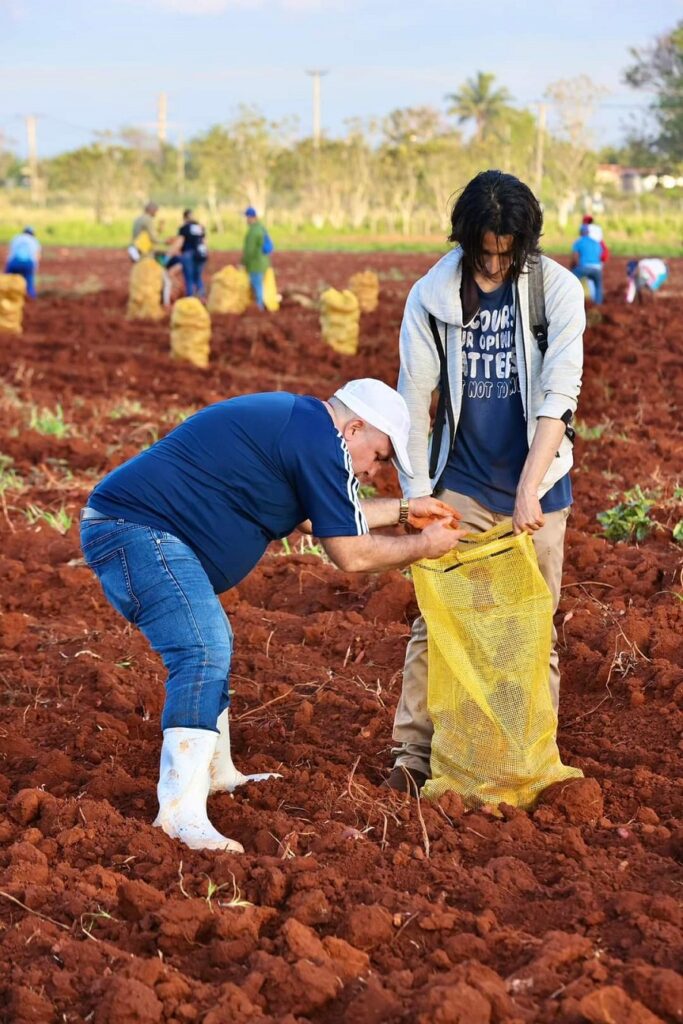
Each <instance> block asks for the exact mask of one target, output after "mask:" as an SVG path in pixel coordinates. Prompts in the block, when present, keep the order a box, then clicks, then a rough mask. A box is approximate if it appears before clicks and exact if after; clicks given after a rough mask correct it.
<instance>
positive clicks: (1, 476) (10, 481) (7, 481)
mask: <svg viewBox="0 0 683 1024" xmlns="http://www.w3.org/2000/svg"><path fill="white" fill-rule="evenodd" d="M13 462H14V459H13V458H11V457H10V456H9V455H2V454H0V494H2V495H3V496H4V494H5V493H6V492H7V491H20V490H22V488H23V486H24V485H23V481H22V479H21V477H20V476H19V474H18V473H17V471H16V469H13V468H12V464H13Z"/></svg>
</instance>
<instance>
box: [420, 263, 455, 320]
mask: <svg viewBox="0 0 683 1024" xmlns="http://www.w3.org/2000/svg"><path fill="white" fill-rule="evenodd" d="M461 264H462V249H461V248H460V246H458V247H457V248H456V249H452V250H451V251H450V252H447V253H446V255H445V256H442V257H441V259H440V260H439V262H438V263H435V264H434V266H433V267H432V269H431V270H429V271H428V272H427V273H426V274H425V276H424V277H421V278H420V280H419V281H418V282H417V284H416V286H415V289H416V292H417V297H418V299H419V301H420V303H421V304H422V306H423V307H424V308H425V309H426V310H427V312H428V313H431V314H432V315H433V316H435V317H436V319H437V320H440V321H441V322H442V323H444V324H453V325H454V326H455V327H462V301H461V298H460V282H461V278H462V272H461Z"/></svg>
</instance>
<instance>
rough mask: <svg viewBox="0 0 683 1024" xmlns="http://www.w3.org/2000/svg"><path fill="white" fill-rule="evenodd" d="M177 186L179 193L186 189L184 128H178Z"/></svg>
mask: <svg viewBox="0 0 683 1024" xmlns="http://www.w3.org/2000/svg"><path fill="white" fill-rule="evenodd" d="M176 186H177V189H178V193H179V194H182V192H183V191H184V190H185V137H184V135H183V129H182V128H180V129H179V130H178V150H177V154H176Z"/></svg>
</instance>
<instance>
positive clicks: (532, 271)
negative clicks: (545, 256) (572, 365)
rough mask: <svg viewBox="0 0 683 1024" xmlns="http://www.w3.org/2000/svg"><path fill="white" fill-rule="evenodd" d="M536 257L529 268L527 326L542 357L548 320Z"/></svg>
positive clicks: (539, 257)
mask: <svg viewBox="0 0 683 1024" xmlns="http://www.w3.org/2000/svg"><path fill="white" fill-rule="evenodd" d="M541 259H542V257H541V256H538V257H537V258H536V259H535V260H534V261H533V263H531V265H530V267H529V326H530V327H531V333H532V334H533V336H534V338H535V339H536V344H537V345H538V348H539V351H540V353H541V355H542V356H544V355H545V354H546V351H547V349H548V319H547V317H546V315H545V288H544V285H543V264H542V263H541Z"/></svg>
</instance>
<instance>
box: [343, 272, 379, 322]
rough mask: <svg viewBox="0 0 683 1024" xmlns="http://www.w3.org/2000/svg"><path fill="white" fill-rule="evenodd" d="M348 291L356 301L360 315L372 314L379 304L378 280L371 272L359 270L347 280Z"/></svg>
mask: <svg viewBox="0 0 683 1024" xmlns="http://www.w3.org/2000/svg"><path fill="white" fill-rule="evenodd" d="M349 291H352V292H353V294H354V295H355V296H356V298H357V299H358V305H359V306H360V311H361V313H374V312H375V310H376V309H377V306H378V304H379V278H378V276H377V274H375V272H374V271H372V270H359V271H358V273H357V274H352V276H351V277H350V278H349Z"/></svg>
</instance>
